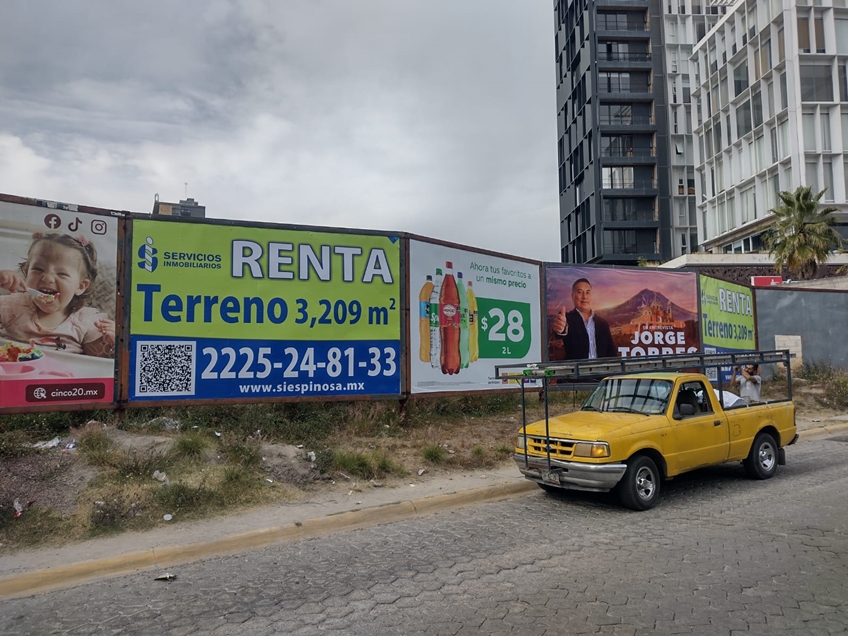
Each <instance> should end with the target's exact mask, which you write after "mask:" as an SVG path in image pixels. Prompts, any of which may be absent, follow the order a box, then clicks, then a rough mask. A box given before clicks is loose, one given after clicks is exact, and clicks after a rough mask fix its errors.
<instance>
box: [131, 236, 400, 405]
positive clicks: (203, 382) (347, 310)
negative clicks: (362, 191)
mask: <svg viewBox="0 0 848 636" xmlns="http://www.w3.org/2000/svg"><path fill="white" fill-rule="evenodd" d="M132 250H133V252H132V254H133V256H134V262H133V265H132V267H131V270H132V274H131V288H130V307H131V310H130V344H129V347H130V370H129V397H130V400H133V401H139V400H191V399H206V400H210V399H234V398H240V399H262V398H290V397H313V398H314V397H334V396H357V395H398V394H400V392H401V381H400V378H401V374H400V357H401V350H400V314H401V307H400V300H401V299H400V281H399V271H400V240H399V238H398V237H392V236H382V235H376V234H365V233H361V234H356V233H338V232H325V231H317V230H306V229H286V228H281V227H256V226H240V225H223V224H207V223H186V222H169V221H153V220H135V221H134V223H133V240H132Z"/></svg>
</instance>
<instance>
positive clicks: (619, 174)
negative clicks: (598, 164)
mask: <svg viewBox="0 0 848 636" xmlns="http://www.w3.org/2000/svg"><path fill="white" fill-rule="evenodd" d="M601 181H602V185H603V187H604V188H632V187H634V185H635V184H634V182H633V168H632V166H611V167H607V168H602V169H601Z"/></svg>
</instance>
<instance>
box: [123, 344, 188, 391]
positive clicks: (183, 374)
mask: <svg viewBox="0 0 848 636" xmlns="http://www.w3.org/2000/svg"><path fill="white" fill-rule="evenodd" d="M196 344H197V343H196V342H194V341H184V342H175V341H158V342H157V341H146V342H139V343H137V346H136V355H135V372H136V374H135V394H136V395H144V396H156V395H163V396H164V395H167V396H173V395H194V353H195V348H196Z"/></svg>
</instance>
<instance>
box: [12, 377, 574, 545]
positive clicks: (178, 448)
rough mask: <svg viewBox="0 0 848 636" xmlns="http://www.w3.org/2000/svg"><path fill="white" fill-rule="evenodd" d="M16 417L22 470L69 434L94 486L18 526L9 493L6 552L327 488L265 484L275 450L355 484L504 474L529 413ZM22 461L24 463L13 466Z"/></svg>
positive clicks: (347, 410) (423, 404)
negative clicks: (169, 426) (173, 423)
mask: <svg viewBox="0 0 848 636" xmlns="http://www.w3.org/2000/svg"><path fill="white" fill-rule="evenodd" d="M550 397H551V399H550V414H551V416H555V415H558V414H561V413H564V412H570V411H572V410H573V409H574V408H575V407H579V405H580V404H582V401H583V399H584V398H585V397H586V394H579V395H577V396H574V395H572V394H571V393H552V394H551V396H550ZM526 411H527V420H528V421H535V420H537V419H540V418H542V417H544V409H543V405H542V404H541V402H540V401H539V397H538V395H537V394H536V393H528V394H527V402H526ZM100 415H101V417H103V416H105V415H107V414H100ZM10 417H11V418H12V419H10V418H0V436H2V435H7V434H9V435H10V437H9V438H8V439H9V440H10V441H9V443H8V444H7V446H9V447H10V449H9V450H8V452H10V453H12V454H13V455H14V456H16V460H15V461H26V462H28V461H31V460H30V458H29V457H27V456H25V453H24V451H23V450H21V449H22V448H23V447H22V445H21V442H22V441H23V440H26V439H29V440H32V441H35V440H38V439H45V436H46V434H47V433H46V432H47V431H49V432H50V433H53V434H56V433H58V434H60V435H61V434H62V433H63V432H64V434H66V435H68V437H73V438H74V439H76V442H77V448H78V452H77V453H76V454H73V455H71V454H63V455H62V456H63V457H66V458H68V461H73V462H76V464H78V466H79V468H80V469H85V470H88V471H96V473H97V476H96V477H95V478H94V479H93V480H91V481H90V482H88V483H87V485H85V486H84V489H82V490H81V492H79V494H77V492H78V491H74V493H73V499H72V503H73V506H72V511H71V512H67V511H66V512H64V513H60V512H57V510H56V509H55V508H54V507H53V506H52V504H51V503H49V502H47V503H46V504H44V505H43V504H42V503H41V502H39V501H37V502H36V503H35V504H34V505H33V506H32V507H31V508H29V509H28V510H26V511H25V512H24V514H23V515H22V516H21V517H20V518H19V519H13V513H12V508H11V498H12V494H11V493H10V494H9V495H7V497H8V498H10V500H9V501H6V500H0V544H2V547H0V552H6V551H12V550H17V549H21V548H24V547H32V546H37V545H45V544H58V543H61V542H66V541H73V540H82V539H85V538H88V537H92V536H99V535H103V534H109V533H116V532H122V531H125V530H144V529H148V528H152V527H154V526H156V525H158V524H161V523H163V521H162V518H163V515H165V514H171V515H173V520H174V521H173V522H179V521H181V520H189V519H201V518H206V517H210V516H213V515H216V514H221V513H223V512H232V511H234V510H237V509H239V508H244V507H249V506H257V505H263V504H268V503H272V502H283V501H291V500H294V499H298V498H300V497H302V496H304V489H309V488H321V487H323V486H322V483H321V482H318V483H316V484H315V485H314V486H309V485H308V484H304V483H302V482H297V483H295V482H286V481H285V478H282V477H276V476H275V478H274V479H273V480H269V479H268V478H269V476H274V475H271V474H269V473H268V472H266V471H265V470H263V469H264V468H266V466H265V465H264V460H263V458H262V456H261V454H262V450H261V449H262V447H263V444H268V443H272V444H278V445H281V444H290V445H295V444H303V446H304V450H303V451H302V453H305V452H306V450H307V449H311V450H314V451H315V452H316V455H317V457H316V462H315V463H316V465H317V466H318V467H319V468H320V469H321V470H322V472H323V473H324V474H325V475H326V476H327V478H334V479H335V478H336V475H337V474H338V473H342V474H344V475H347V476H348V477H349V478H351V479H352V480H371V479H373V480H378V479H379V480H381V481H383V480H387V481H390V480H392V479H400V478H401V477H404V476H406V475H409V474H413V473H417V472H418V471H419V470H421V469H422V468H426V470H427V472H428V474H430V475H437V474H439V473H449V472H451V471H456V470H469V469H485V468H491V467H493V466H498V465H507V464H508V462H509V461H511V460H510V457H511V454H512V452H513V445H514V439H515V435H516V433H517V432H518V429H519V427H520V426H521V420H522V413H521V405H520V401H519V398H518V396H517V395H515V394H510V395H491V396H479V395H474V396H467V397H459V398H448V399H435V400H434V399H427V400H411V401H410V403H409V404H408V405H407V407H406V409H405V412H402V411H401V410H400V408H399V405H398V404H397V403H396V402H354V403H331V404H273V405H268V404H265V405H246V406H228V407H223V406H220V407H198V408H194V409H157V410H153V409H146V410H139V411H133V412H130V414H129V417H128V418H127V419H125V420H123V421H121V422H120V429H121V430H116V429H115V428H114V423H112V422H110V421H106V424H108V425H109V426H107V427H104V424H103V420H101V421H89V420H90V418H91V414H88V413H86V414H80V415H79V416H78V417H79V420H77V421H75V422H73V423H72V424H70V428H65V429H64V431H63V432H62V431H55V430H54V429H51V427H55V426H58V424H57V422H66V421H67V420H66V419H56V420H49V421H48V423H45V422H43V421H40V420H33V419H32V418H29V419H26V418H28V417H29V416H26V417H25V418H24V419H14V417H15V416H10ZM157 417H170V418H174V419H176V420H178V421H180V422H181V424H182V427H181V430H182V431H188V432H183V433H180V432H178V431H161V430H156V431H151V430H149V429H148V428H146V422H148V421H151V420H153V419H154V418H157ZM107 420H108V418H107ZM194 427H196V428H194ZM126 431H130V432H132V433H129V432H126ZM216 431H217V432H219V433H220V437H218V436H216V435H215V432H216ZM115 433H120V435H116V434H115ZM141 434H144V435H148V436H151V435H152V434H155V436H156V440H157V441H161V440H162V438H165V441H169V442H171V443H170V444H169V445H168V446H169V447H170V450H168V448H167V447H162V446H157V447H155V448H154V447H144V446H139V445H127V444H126V443H127V442H129V441H132V440H137V439H138V438H139V436H140V435H141ZM50 436H51V437H52V434H51V435H50ZM12 437H14V440H12ZM127 438H129V439H127ZM48 439H49V437H48ZM424 449H440V450H437V451H436V450H429V451H426V452H425V450H424ZM19 452H20V453H21V454H23V455H24V456H23V457H17V455H15V454H17V453H19ZM430 453H432V455H430ZM437 455H438V457H437ZM35 457H38V455H36V456H35ZM428 460H429V461H428ZM299 461H301V462H304V460H303V459H300V460H299ZM305 465H307V466H308V465H309V464H308V463H307V464H305ZM157 470H158V471H164V472H165V473H166V474H167V477H168V481H169V483H168V484H167V485H163V484H162V483H160V482H159V481H157V480H155V479H153V476H152V475H153V472H154V471H157ZM45 474H46V473H45ZM42 486H43V488H44V491H45V492H47V491H48V490H50V489H53V490H56V489H59V490H61V489H63V488H68V487H69V485H68V484H67V483H64V482H62V481H61V479H60V480H58V481H57V480H52V477H49V476H48V477H46V478H45V481H44V482H43V484H42ZM0 490H2V489H0ZM0 494H2V493H0Z"/></svg>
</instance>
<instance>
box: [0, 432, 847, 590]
mask: <svg viewBox="0 0 848 636" xmlns="http://www.w3.org/2000/svg"><path fill="white" fill-rule="evenodd" d="M843 431H848V423H846V424H837V425H834V426H822V427H819V428H814V429H807V430H805V431H800V432H799V442H809V441H815V440H818V439H824V438H826V437H829V436H831V435H834V434H836V433H840V432H843ZM535 490H536V484H535V483H533V482H530V481H516V482H512V483H503V484H495V485H493V486H485V487H483V488H473V489H469V490H461V491H458V492H454V493H450V494H445V495H436V496H433V497H424V498H422V499H410V500H406V501H400V502H397V503H391V504H385V505H382V506H376V507H373V508H364V509H361V510H353V511H350V512H342V513H338V514H333V515H329V516H325V517H316V518H313V519H307V520H305V521H302V522H295V523H292V524H289V525H285V526H279V527H274V528H265V529H262V530H252V531H250V532H243V533H240V534H235V535H231V536H229V537H225V538H223V539H216V540H214V541H207V542H203V543H193V544H189V545H184V546H173V547H167V548H157V549H150V550H144V551H142V552H133V553H129V554H125V555H122V556H117V557H111V558H106V559H95V560H92V561H83V562H80V563H72V564H69V565H62V566H57V567H55V568H47V569H42V570H33V571H31V572H25V573H22V574H13V575H10V576H6V577H2V578H0V599H4V598H13V597H17V596H27V595H30V594H36V593H40V592H46V591H49V590H53V589H56V588H59V587H66V586H68V585H72V584H76V583H83V582H85V581H90V580H93V579H98V578H103V577H106V576H115V575H118V574H128V573H130V572H134V571H137V570H141V569H144V568H152V567H158V568H167V567H171V566H175V565H180V564H183V563H190V562H192V561H197V560H199V559H204V558H208V557H213V556H223V555H227V554H234V553H237V552H242V551H245V550H250V549H256V548H262V547H266V546H269V545H273V544H275V543H282V542H285V541H300V540H303V539H310V538H313V537H319V536H322V535H327V534H331V533H334V532H344V531H348V530H358V529H362V528H368V527H371V526H376V525H380V524H385V523H394V522H397V521H405V520H408V519H414V518H418V517H424V516H427V515H431V514H435V513H437V512H445V511H448V510H454V509H457V508H463V507H466V506H470V505H473V504H478V503H488V502H494V501H499V500H503V499H509V498H511V497H517V496H519V495H522V494H524V493H527V492H530V491H535Z"/></svg>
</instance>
